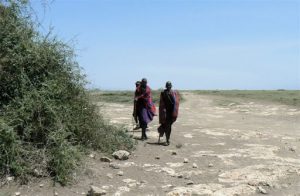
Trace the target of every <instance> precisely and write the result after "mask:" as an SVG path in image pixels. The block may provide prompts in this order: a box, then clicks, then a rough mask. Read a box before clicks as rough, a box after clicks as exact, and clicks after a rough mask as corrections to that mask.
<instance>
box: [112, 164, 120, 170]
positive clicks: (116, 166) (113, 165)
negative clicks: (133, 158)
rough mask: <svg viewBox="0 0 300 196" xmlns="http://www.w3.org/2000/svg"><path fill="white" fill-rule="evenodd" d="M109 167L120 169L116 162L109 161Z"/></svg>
mask: <svg viewBox="0 0 300 196" xmlns="http://www.w3.org/2000/svg"><path fill="white" fill-rule="evenodd" d="M109 167H111V168H113V169H120V166H119V165H118V164H116V163H110V164H109Z"/></svg>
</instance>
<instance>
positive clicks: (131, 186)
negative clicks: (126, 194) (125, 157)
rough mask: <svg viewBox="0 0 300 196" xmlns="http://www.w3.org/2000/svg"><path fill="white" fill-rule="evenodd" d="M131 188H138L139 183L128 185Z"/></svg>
mask: <svg viewBox="0 0 300 196" xmlns="http://www.w3.org/2000/svg"><path fill="white" fill-rule="evenodd" d="M127 186H128V187H129V188H133V187H136V186H137V183H129V184H128V185H127Z"/></svg>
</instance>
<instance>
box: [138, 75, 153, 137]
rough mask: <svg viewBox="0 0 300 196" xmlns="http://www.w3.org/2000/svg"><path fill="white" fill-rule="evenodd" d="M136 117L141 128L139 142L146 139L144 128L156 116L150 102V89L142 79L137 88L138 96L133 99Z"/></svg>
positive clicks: (145, 80) (144, 79)
mask: <svg viewBox="0 0 300 196" xmlns="http://www.w3.org/2000/svg"><path fill="white" fill-rule="evenodd" d="M135 101H136V107H137V116H138V120H139V124H140V127H141V128H142V137H141V140H146V139H148V137H147V135H146V128H147V126H148V123H149V122H151V121H152V120H153V117H154V116H156V107H155V105H154V103H153V101H152V93H151V89H150V87H149V86H148V85H147V79H146V78H143V79H142V81H141V84H140V86H139V88H138V95H137V96H136V97H135Z"/></svg>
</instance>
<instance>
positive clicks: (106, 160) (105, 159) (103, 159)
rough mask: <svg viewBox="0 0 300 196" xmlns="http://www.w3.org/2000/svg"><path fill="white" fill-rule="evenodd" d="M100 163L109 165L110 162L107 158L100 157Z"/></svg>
mask: <svg viewBox="0 0 300 196" xmlns="http://www.w3.org/2000/svg"><path fill="white" fill-rule="evenodd" d="M100 161H102V162H108V163H110V162H111V159H110V158H108V157H101V158H100Z"/></svg>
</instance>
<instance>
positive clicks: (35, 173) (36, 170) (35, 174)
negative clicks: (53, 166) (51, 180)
mask: <svg viewBox="0 0 300 196" xmlns="http://www.w3.org/2000/svg"><path fill="white" fill-rule="evenodd" d="M33 175H34V176H36V177H42V176H44V175H43V171H42V170H39V169H34V170H33Z"/></svg>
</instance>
